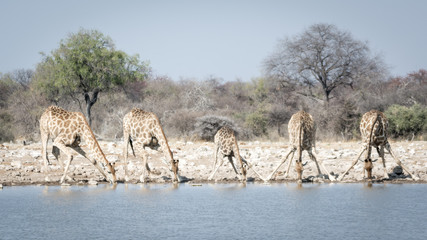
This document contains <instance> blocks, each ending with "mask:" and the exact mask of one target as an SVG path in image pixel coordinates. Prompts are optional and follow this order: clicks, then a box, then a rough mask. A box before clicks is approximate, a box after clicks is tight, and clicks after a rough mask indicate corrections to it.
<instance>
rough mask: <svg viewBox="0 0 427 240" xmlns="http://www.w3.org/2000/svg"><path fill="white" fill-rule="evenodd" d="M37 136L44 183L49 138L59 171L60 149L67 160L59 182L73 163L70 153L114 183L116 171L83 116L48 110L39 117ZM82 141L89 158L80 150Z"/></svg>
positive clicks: (50, 108) (57, 108) (49, 108)
mask: <svg viewBox="0 0 427 240" xmlns="http://www.w3.org/2000/svg"><path fill="white" fill-rule="evenodd" d="M40 135H41V141H42V158H43V160H44V164H45V167H46V181H49V177H48V174H47V172H48V171H47V170H48V165H50V162H49V159H48V157H47V153H46V150H47V142H48V140H49V138H51V139H52V140H53V148H52V153H53V155H54V156H55V158H56V159H57V160H58V162H59V164H60V165H61V167H62V168H64V166H63V164H62V162H61V161H60V160H59V158H58V157H59V153H60V151H59V150H61V151H63V152H64V153H65V154H66V155H67V158H68V160H67V161H66V165H65V169H64V174H63V176H62V177H61V180H60V183H63V182H64V179H65V177H66V176H67V171H68V168H69V166H70V164H71V161H72V160H73V155H72V154H73V151H74V152H77V153H79V154H81V155H82V156H83V157H85V158H86V159H88V160H89V161H90V162H91V163H92V164H93V165H94V166H95V167H96V168H98V170H99V171H100V172H101V174H102V175H103V176H104V177H105V178H106V179H108V180H109V181H110V182H111V183H116V174H115V169H114V167H113V165H112V164H111V163H110V162H108V160H107V158H106V157H105V155H104V153H103V152H102V150H101V148H100V147H99V144H98V141H97V140H96V138H95V135H94V134H93V132H92V130H91V129H90V127H89V125H88V123H87V122H86V118H85V117H84V115H83V114H82V113H80V112H69V111H66V110H64V109H62V108H60V107H57V106H50V107H48V108H47V109H46V111H45V112H44V113H43V114H42V116H41V117H40ZM81 140H84V141H85V142H86V144H87V145H88V147H89V149H90V150H91V154H90V155H89V156H87V154H86V152H85V151H84V150H83V149H82V148H81V147H80V142H81ZM101 165H102V166H101ZM104 166H106V169H107V172H108V174H107V173H106V172H105V171H104Z"/></svg>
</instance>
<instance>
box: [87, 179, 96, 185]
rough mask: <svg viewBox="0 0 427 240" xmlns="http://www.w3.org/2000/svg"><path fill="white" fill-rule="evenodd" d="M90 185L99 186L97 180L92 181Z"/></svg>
mask: <svg viewBox="0 0 427 240" xmlns="http://www.w3.org/2000/svg"><path fill="white" fill-rule="evenodd" d="M88 184H89V185H98V182H97V181H95V180H90V181H89V182H88Z"/></svg>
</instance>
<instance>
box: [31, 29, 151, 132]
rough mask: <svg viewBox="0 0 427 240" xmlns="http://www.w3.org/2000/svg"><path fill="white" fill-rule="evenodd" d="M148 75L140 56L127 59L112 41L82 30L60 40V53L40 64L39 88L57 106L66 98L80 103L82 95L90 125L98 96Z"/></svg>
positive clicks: (102, 35) (50, 56) (147, 68)
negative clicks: (68, 97) (62, 98)
mask: <svg viewBox="0 0 427 240" xmlns="http://www.w3.org/2000/svg"><path fill="white" fill-rule="evenodd" d="M148 73H149V67H148V64H147V63H144V62H141V61H140V60H139V56H138V55H134V56H128V55H127V54H126V53H124V52H123V51H119V50H116V49H115V46H114V43H113V41H112V40H111V38H110V37H108V36H105V35H104V34H102V33H101V32H99V31H96V30H85V29H81V30H80V31H79V32H78V33H75V34H70V35H69V37H68V38H66V39H63V40H61V42H60V46H59V48H58V49H55V50H53V51H52V52H51V54H50V55H44V59H43V61H42V62H41V63H39V64H38V66H37V69H36V74H35V78H36V81H37V86H38V87H39V89H41V90H42V92H43V93H44V94H45V95H46V97H47V98H48V99H49V100H51V101H52V102H54V103H57V102H58V100H59V99H60V98H61V97H63V96H70V97H72V98H73V99H75V100H77V102H78V103H79V105H80V108H81V109H82V106H81V104H80V101H79V96H81V95H83V97H84V101H85V103H86V114H87V118H88V120H89V124H91V123H92V118H91V108H92V106H93V105H94V104H95V103H96V101H97V100H98V97H99V93H100V92H102V91H108V90H110V89H111V88H113V87H115V86H123V85H124V84H126V83H128V82H135V81H143V80H144V79H146V77H147V75H148Z"/></svg>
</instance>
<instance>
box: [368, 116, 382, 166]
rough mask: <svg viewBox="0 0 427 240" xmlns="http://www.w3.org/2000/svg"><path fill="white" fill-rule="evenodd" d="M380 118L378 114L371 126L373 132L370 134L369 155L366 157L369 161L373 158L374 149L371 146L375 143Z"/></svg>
mask: <svg viewBox="0 0 427 240" xmlns="http://www.w3.org/2000/svg"><path fill="white" fill-rule="evenodd" d="M379 118H380V116H379V114H378V113H377V114H376V116H375V120H374V122H373V123H372V125H371V131H370V133H369V141H368V151H367V153H366V154H367V155H366V158H365V159H368V158H370V156H371V151H372V148H371V146H372V143H373V141H374V137H375V124H376V123H377V122H379Z"/></svg>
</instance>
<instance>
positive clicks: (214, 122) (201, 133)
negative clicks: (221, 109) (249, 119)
mask: <svg viewBox="0 0 427 240" xmlns="http://www.w3.org/2000/svg"><path fill="white" fill-rule="evenodd" d="M223 126H227V127H229V128H231V129H233V130H234V132H235V133H236V135H237V136H238V137H239V139H242V140H243V139H248V138H250V133H249V132H248V131H247V130H245V129H242V128H239V127H238V126H237V125H236V124H235V123H234V121H233V120H231V119H229V118H227V117H222V116H215V115H207V116H203V117H200V118H197V119H196V123H195V128H194V132H193V133H194V134H195V135H197V136H198V137H199V138H200V139H203V140H208V141H212V140H213V139H214V136H215V134H216V132H218V130H219V129H220V128H221V127H223Z"/></svg>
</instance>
